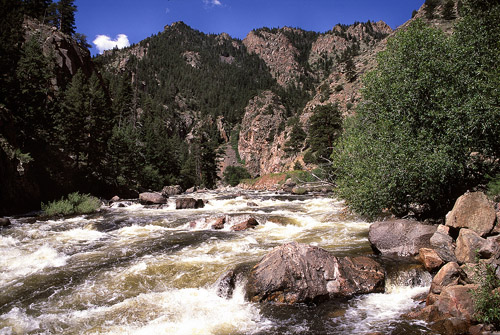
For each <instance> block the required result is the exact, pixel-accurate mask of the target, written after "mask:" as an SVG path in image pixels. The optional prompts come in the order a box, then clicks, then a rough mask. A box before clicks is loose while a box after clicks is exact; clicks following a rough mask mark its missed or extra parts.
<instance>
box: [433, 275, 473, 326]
mask: <svg viewBox="0 0 500 335" xmlns="http://www.w3.org/2000/svg"><path fill="white" fill-rule="evenodd" d="M476 287H477V286H476V285H471V284H469V285H452V286H446V287H444V288H443V290H442V292H441V294H440V295H439V298H438V299H437V301H436V302H435V303H434V305H435V306H436V307H437V308H438V310H439V312H440V313H441V315H442V318H443V319H444V318H446V317H456V318H460V319H464V320H466V321H471V320H472V319H473V314H474V303H473V300H472V294H471V291H472V290H474V289H476Z"/></svg>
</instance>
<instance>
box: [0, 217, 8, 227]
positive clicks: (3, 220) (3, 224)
mask: <svg viewBox="0 0 500 335" xmlns="http://www.w3.org/2000/svg"><path fill="white" fill-rule="evenodd" d="M7 226H10V220H9V219H7V218H0V227H7Z"/></svg>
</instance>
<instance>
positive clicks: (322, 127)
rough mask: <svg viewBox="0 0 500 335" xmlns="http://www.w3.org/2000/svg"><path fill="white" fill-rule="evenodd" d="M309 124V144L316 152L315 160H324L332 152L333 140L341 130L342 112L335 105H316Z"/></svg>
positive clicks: (320, 161)
mask: <svg viewBox="0 0 500 335" xmlns="http://www.w3.org/2000/svg"><path fill="white" fill-rule="evenodd" d="M309 122H310V126H309V137H308V138H309V140H308V141H309V144H310V145H311V149H312V151H314V152H316V156H317V158H318V159H317V161H318V162H319V163H322V162H324V159H328V158H329V157H330V155H331V153H332V149H333V144H334V141H335V140H336V139H337V137H338V136H339V135H340V132H341V130H342V113H341V112H340V110H339V108H338V106H337V105H332V104H328V105H324V106H317V107H316V108H314V110H313V115H312V116H311V119H310V121H309Z"/></svg>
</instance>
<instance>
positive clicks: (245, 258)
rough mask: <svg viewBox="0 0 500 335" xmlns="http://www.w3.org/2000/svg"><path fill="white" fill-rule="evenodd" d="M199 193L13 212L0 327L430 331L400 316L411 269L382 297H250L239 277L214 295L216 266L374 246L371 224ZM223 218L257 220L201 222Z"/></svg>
mask: <svg viewBox="0 0 500 335" xmlns="http://www.w3.org/2000/svg"><path fill="white" fill-rule="evenodd" d="M196 196H197V197H202V198H204V199H205V200H207V201H208V203H207V205H206V206H205V208H203V209H196V210H176V209H175V200H174V199H170V200H169V204H168V206H165V207H164V208H162V209H153V208H147V207H144V206H142V205H139V204H134V203H132V204H129V206H128V207H118V206H116V205H117V204H115V205H114V206H113V207H112V208H109V209H103V210H101V212H100V213H98V214H94V215H90V216H86V217H82V216H80V217H73V218H69V219H64V220H63V219H60V220H49V221H34V220H33V219H32V218H18V219H11V221H12V225H11V226H10V227H8V228H4V229H2V230H1V231H0V334H148V335H149V334H186V335H191V334H369V333H374V332H378V333H380V334H430V333H431V332H430V331H429V330H428V329H427V328H426V327H425V325H424V324H421V323H419V322H415V321H406V320H404V319H403V318H401V315H402V314H403V313H405V312H407V311H409V310H410V309H411V308H413V307H414V306H416V304H417V302H415V301H414V299H413V297H415V296H417V295H419V294H422V293H424V292H426V291H427V290H428V285H429V282H430V276H429V275H428V274H427V273H425V272H422V271H421V270H418V269H417V268H414V267H411V266H407V269H406V270H401V269H399V270H397V269H396V270H393V271H391V270H388V279H387V283H386V293H384V294H368V295H362V296H359V297H356V298H354V299H351V300H350V301H332V302H327V303H323V304H320V305H318V306H306V305H297V306H289V307H285V306H276V305H273V304H255V303H249V302H247V301H246V300H245V298H244V296H245V294H244V283H237V286H236V289H235V292H234V294H233V296H232V297H231V298H230V299H226V298H222V297H219V296H218V295H217V289H216V287H217V285H216V284H217V279H218V278H219V276H220V275H221V274H223V273H224V272H225V271H227V270H228V269H231V268H233V267H235V266H237V265H239V264H247V265H249V266H250V265H253V264H255V263H256V262H257V261H258V260H259V259H260V258H261V257H263V256H264V255H265V254H266V253H267V252H269V251H270V250H271V249H272V248H273V247H275V246H278V245H281V244H283V243H286V242H291V241H297V242H302V243H309V244H312V245H317V246H320V247H322V248H325V249H327V250H329V251H331V252H333V253H334V254H335V255H337V256H346V255H363V254H371V249H370V246H369V243H368V239H367V235H368V228H369V224H368V223H366V222H363V221H360V220H357V219H356V218H354V217H352V216H349V215H347V214H346V211H345V208H344V206H343V203H342V202H339V201H336V200H335V199H331V198H325V197H319V196H284V195H275V194H271V193H251V192H246V193H244V194H243V195H242V194H239V195H229V194H224V195H223V194H216V193H206V194H202V195H196ZM252 202H253V203H252ZM223 215H226V216H227V218H228V221H229V222H230V221H231V218H234V217H236V216H240V215H252V216H253V217H255V218H256V219H257V221H258V222H259V223H260V225H259V226H258V227H257V228H256V229H253V230H248V231H241V232H233V231H231V230H230V229H229V225H227V227H225V228H224V229H223V230H213V229H211V227H210V224H208V223H207V221H206V220H205V219H206V218H211V217H220V216H223ZM388 268H390V266H389V267H388Z"/></svg>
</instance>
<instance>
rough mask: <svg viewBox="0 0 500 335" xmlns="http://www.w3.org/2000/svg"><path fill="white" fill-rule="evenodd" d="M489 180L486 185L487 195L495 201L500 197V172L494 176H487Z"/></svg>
mask: <svg viewBox="0 0 500 335" xmlns="http://www.w3.org/2000/svg"><path fill="white" fill-rule="evenodd" d="M488 179H489V182H488V185H486V188H487V193H488V195H489V196H490V197H491V198H493V199H494V200H495V201H498V200H499V198H500V174H499V175H496V177H494V178H491V177H490V178H488Z"/></svg>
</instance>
